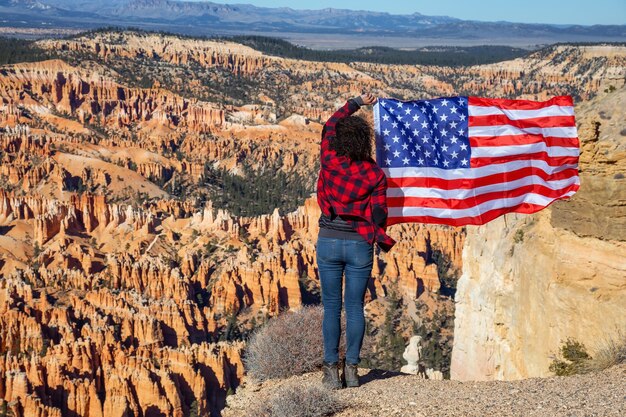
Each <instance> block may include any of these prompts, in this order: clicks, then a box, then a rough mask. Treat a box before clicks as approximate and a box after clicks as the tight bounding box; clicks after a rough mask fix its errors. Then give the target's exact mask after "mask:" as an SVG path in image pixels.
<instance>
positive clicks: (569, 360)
mask: <svg viewBox="0 0 626 417" xmlns="http://www.w3.org/2000/svg"><path fill="white" fill-rule="evenodd" d="M588 359H591V356H589V354H588V353H587V349H586V348H585V345H583V344H582V343H580V342H577V341H576V340H574V339H571V338H568V339H567V340H566V341H565V342H564V343H563V344H562V345H561V357H557V358H554V360H553V361H552V363H551V364H550V368H549V369H550V372H554V374H555V375H557V376H567V375H575V374H579V373H581V372H583V371H584V361H586V360H588Z"/></svg>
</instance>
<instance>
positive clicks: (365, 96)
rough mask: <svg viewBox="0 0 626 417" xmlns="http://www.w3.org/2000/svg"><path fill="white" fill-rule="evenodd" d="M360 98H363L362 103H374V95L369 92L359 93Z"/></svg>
mask: <svg viewBox="0 0 626 417" xmlns="http://www.w3.org/2000/svg"><path fill="white" fill-rule="evenodd" d="M361 100H363V104H365V105H370V104H374V103H376V96H375V95H373V94H370V93H365V94H363V95H361Z"/></svg>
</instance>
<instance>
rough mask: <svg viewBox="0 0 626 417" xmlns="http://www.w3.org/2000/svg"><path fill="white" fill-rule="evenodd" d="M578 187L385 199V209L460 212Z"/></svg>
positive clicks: (536, 186) (558, 194)
mask: <svg viewBox="0 0 626 417" xmlns="http://www.w3.org/2000/svg"><path fill="white" fill-rule="evenodd" d="M579 187H580V186H579V185H578V184H571V185H569V186H567V187H565V188H561V189H558V190H553V189H552V188H548V187H546V186H543V185H539V184H531V185H526V186H523V187H519V188H515V189H513V190H506V191H494V192H491V193H485V194H480V195H477V196H474V197H468V198H464V199H452V198H446V199H442V198H423V197H387V207H389V208H391V207H425V208H440V209H451V210H461V209H468V208H472V207H474V206H476V205H478V204H482V203H485V202H487V201H491V200H500V199H503V198H512V197H519V196H521V195H524V194H529V193H534V194H541V195H543V196H545V197H549V198H559V197H561V196H562V195H563V194H567V193H568V192H570V191H575V190H578V188H579Z"/></svg>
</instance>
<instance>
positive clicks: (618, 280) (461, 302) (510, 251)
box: [451, 202, 626, 380]
mask: <svg viewBox="0 0 626 417" xmlns="http://www.w3.org/2000/svg"><path fill="white" fill-rule="evenodd" d="M557 204H567V203H565V202H562V203H561V202H560V203H557ZM550 215H551V210H550V209H547V210H544V211H542V212H539V213H537V214H534V215H508V216H507V218H506V221H505V219H504V218H502V217H501V218H499V219H497V220H495V221H493V222H491V223H489V224H487V225H484V226H480V227H469V228H468V231H467V239H466V243H465V247H464V250H463V275H462V277H461V278H460V280H459V282H458V288H457V293H456V300H455V301H456V311H455V323H454V325H455V328H454V347H453V351H452V365H451V378H452V379H456V380H494V379H498V380H511V379H520V378H526V377H537V376H548V375H550V372H549V370H548V367H549V365H550V362H551V361H552V357H553V355H554V354H556V353H557V352H558V351H559V347H560V346H561V344H562V342H563V341H564V340H565V339H567V338H568V337H571V338H574V339H576V340H578V341H580V342H582V343H584V344H585V346H586V347H587V349H588V350H589V351H590V353H592V354H593V352H594V351H595V350H596V349H598V348H599V347H600V346H601V345H602V343H603V342H605V341H606V340H607V339H608V338H610V337H612V336H614V335H615V334H617V333H618V332H620V331H623V330H624V329H626V244H625V243H624V242H620V241H605V240H601V239H597V238H593V237H585V238H582V237H579V236H577V235H576V234H574V233H572V232H570V231H566V230H563V229H558V228H554V227H553V226H552V225H551V224H550ZM507 223H508V224H507Z"/></svg>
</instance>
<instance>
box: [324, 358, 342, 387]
mask: <svg viewBox="0 0 626 417" xmlns="http://www.w3.org/2000/svg"><path fill="white" fill-rule="evenodd" d="M322 372H324V376H323V377H322V384H324V385H325V386H326V387H327V388H330V389H340V388H341V381H340V380H339V364H338V363H337V362H335V363H328V362H324V363H323V364H322Z"/></svg>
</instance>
